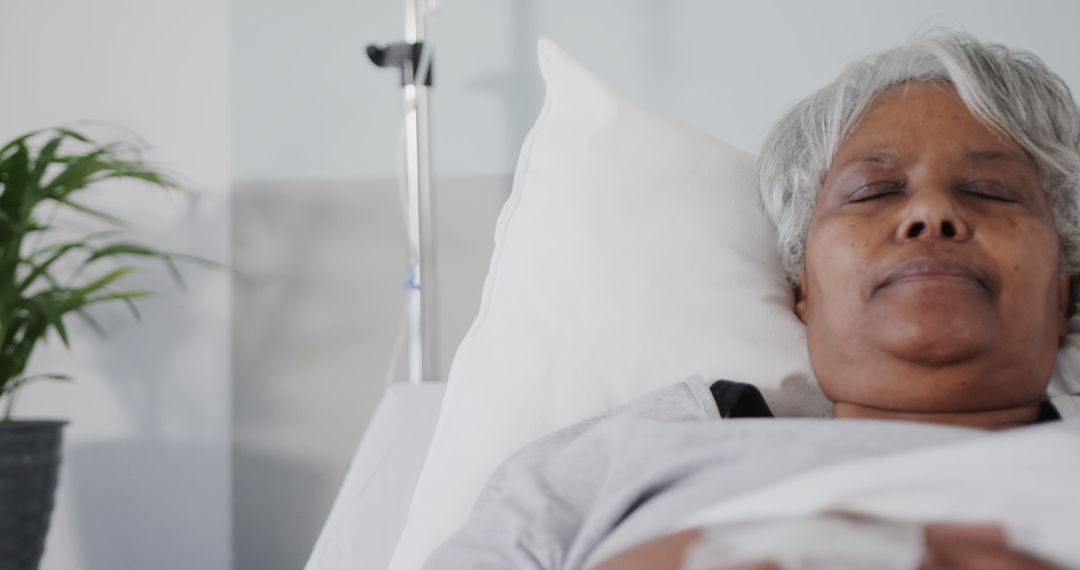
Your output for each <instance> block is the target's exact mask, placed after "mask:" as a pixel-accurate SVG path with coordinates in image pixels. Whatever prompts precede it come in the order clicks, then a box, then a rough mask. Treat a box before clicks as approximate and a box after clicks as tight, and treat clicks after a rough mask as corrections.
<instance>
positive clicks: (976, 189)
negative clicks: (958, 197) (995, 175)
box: [960, 180, 1019, 203]
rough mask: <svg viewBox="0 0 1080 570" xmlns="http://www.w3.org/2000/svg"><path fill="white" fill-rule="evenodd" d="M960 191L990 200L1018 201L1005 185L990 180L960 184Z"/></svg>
mask: <svg viewBox="0 0 1080 570" xmlns="http://www.w3.org/2000/svg"><path fill="white" fill-rule="evenodd" d="M960 192H961V193H963V194H966V195H968V196H973V197H975V198H979V199H981V200H990V201H992V202H1005V203H1013V202H1018V201H1019V200H1018V199H1017V197H1016V195H1015V194H1013V192H1012V191H1011V190H1009V189H1008V188H1007V187H1005V186H1003V185H1001V184H999V183H997V182H993V181H990V180H976V181H974V182H968V183H966V184H963V185H962V186H960Z"/></svg>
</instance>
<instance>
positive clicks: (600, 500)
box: [425, 378, 983, 570]
mask: <svg viewBox="0 0 1080 570" xmlns="http://www.w3.org/2000/svg"><path fill="white" fill-rule="evenodd" d="M982 434H983V432H980V431H977V430H969V429H961V428H950V427H943V426H931V425H926V424H916V423H911V422H888V421H861V420H826V419H818V420H802V419H721V418H720V416H719V413H718V412H717V409H716V404H715V402H714V401H713V399H712V397H711V395H710V393H709V389H708V386H706V385H705V383H704V382H703V381H702V380H701V379H699V378H693V379H690V380H687V381H686V382H682V383H680V384H676V385H674V386H671V387H669V388H665V389H663V390H660V391H657V392H654V393H651V394H649V395H646V396H644V397H642V398H641V399H639V400H636V401H634V402H632V403H630V404H628V405H626V406H623V407H621V408H618V409H615V410H613V411H611V412H609V413H607V414H604V415H602V416H598V417H596V418H593V419H590V420H586V421H584V422H582V423H579V424H577V425H574V426H571V427H569V428H566V429H563V430H560V431H558V432H556V433H554V434H551V435H549V436H547V437H544V438H542V439H540V440H538V441H536V442H534V443H532V444H530V445H529V446H527V447H525V448H524V449H522V450H521V451H519V452H518V453H517V454H515V455H514V456H512V457H511V458H510V459H508V460H507V461H506V462H505V463H504V464H503V465H502V466H501V467H500V468H499V469H498V470H497V471H496V472H495V474H494V475H493V476H492V477H491V479H490V480H489V481H488V483H487V485H486V487H485V488H484V491H483V492H482V493H481V495H480V497H479V499H478V500H477V503H476V506H475V507H474V509H473V512H472V514H471V515H470V517H469V519H468V521H467V522H466V524H465V525H464V526H463V527H462V528H461V529H460V530H459V531H458V532H457V533H456V534H455V535H454V536H452V537H451V538H450V539H449V540H448V541H447V542H446V543H445V544H443V545H442V546H441V547H440V548H439V549H438V550H436V552H435V553H434V554H433V555H432V557H431V558H430V559H429V560H428V562H427V564H426V565H425V568H427V569H433V570H442V569H459V568H471V569H485V568H492V569H495V568H498V569H506V568H515V569H517V568H521V569H552V570H553V569H578V568H587V567H589V566H591V565H594V564H598V563H600V562H603V561H604V560H606V559H608V558H610V557H612V556H614V555H615V554H618V553H619V552H621V551H623V550H625V549H627V548H629V547H632V546H634V545H636V544H640V543H641V542H644V541H646V540H648V539H651V538H656V537H658V536H662V535H664V534H666V533H667V532H668V529H669V528H670V525H671V524H672V523H673V522H674V521H677V520H679V519H680V518H681V517H685V516H687V515H689V514H691V513H693V512H694V511H695V510H696V509H697V508H699V507H700V506H701V505H703V504H706V503H715V502H716V501H718V500H722V499H724V498H726V497H733V496H735V495H738V494H740V493H744V492H747V491H752V490H755V489H759V488H761V487H764V486H766V485H769V484H770V483H775V482H777V481H779V480H782V479H785V478H787V477H790V476H793V475H796V474H799V473H802V472H805V471H808V470H810V469H814V468H818V467H822V466H825V465H829V464H832V463H836V462H839V461H846V460H851V459H859V458H866V457H873V456H877V455H882V454H886V453H892V452H898V451H904V450H909V449H914V448H918V447H924V446H929V445H939V444H945V443H951V442H955V441H959V440H962V439H965V438H971V437H979V436H980V435H982Z"/></svg>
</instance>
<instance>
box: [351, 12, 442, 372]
mask: <svg viewBox="0 0 1080 570" xmlns="http://www.w3.org/2000/svg"><path fill="white" fill-rule="evenodd" d="M429 2H430V0H406V2H405V42H404V43H396V44H390V45H387V46H378V45H369V46H368V47H367V54H368V57H369V58H370V59H371V61H372V63H374V64H375V65H377V66H379V67H398V68H400V70H401V84H402V88H403V90H404V98H405V117H404V121H405V124H404V128H405V182H406V189H407V196H408V200H407V202H408V205H407V208H406V209H407V225H408V235H409V280H408V284H407V289H408V301H407V302H408V315H409V328H408V338H409V382H410V383H413V384H419V383H421V382H432V381H437V380H438V378H437V377H436V375H437V374H438V366H437V364H438V361H437V353H436V350H437V346H436V339H435V334H436V330H435V248H434V243H433V242H434V240H433V235H432V234H433V227H432V219H431V212H432V207H431V206H432V200H431V168H430V165H431V150H430V146H429V143H430V138H429V125H428V113H429V107H428V91H429V90H430V89H431V75H432V73H431V67H432V66H431V56H430V54H429V53H425V48H426V47H427V46H425V45H424V40H425V39H426V36H427V33H426V28H427V10H428V7H429V6H430V4H429Z"/></svg>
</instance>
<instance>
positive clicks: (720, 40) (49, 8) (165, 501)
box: [0, 0, 1080, 570]
mask: <svg viewBox="0 0 1080 570" xmlns="http://www.w3.org/2000/svg"><path fill="white" fill-rule="evenodd" d="M1078 21H1080V4H1077V3H1075V2H1072V1H1071V0H1040V1H1026V2H1020V1H1011V0H1010V1H1006V0H997V1H987V0H966V1H961V0H952V1H942V0H937V1H910V2H905V3H885V2H861V1H855V0H827V1H818V2H813V3H809V2H800V1H798V0H784V1H780V0H776V1H772V2H715V1H709V0H666V1H661V0H619V1H616V0H444V1H443V2H442V3H440V4H439V7H438V10H437V11H436V12H434V13H433V15H432V16H431V19H430V20H429V33H430V36H429V42H430V43H431V44H432V46H433V48H434V53H435V60H434V61H435V88H434V90H433V93H432V96H431V126H432V156H433V168H432V170H433V174H434V200H435V228H436V231H435V242H436V244H437V248H438V250H437V263H438V265H437V277H438V286H439V289H438V291H437V299H438V309H439V313H438V325H439V328H438V335H437V338H438V347H439V357H438V362H439V365H438V372H437V375H438V376H439V377H441V378H445V376H446V370H447V369H448V368H449V365H450V363H451V361H452V355H453V352H454V350H455V349H456V348H457V345H458V343H459V342H460V340H461V338H462V336H463V335H464V334H465V332H466V331H467V329H468V327H469V325H470V324H471V320H472V318H473V316H474V314H475V312H476V310H477V308H478V306H479V300H480V291H481V287H482V284H483V279H484V277H485V274H486V271H487V267H488V258H489V256H490V254H491V249H492V245H493V244H492V235H493V231H494V224H495V219H496V217H497V215H498V212H499V209H500V207H501V205H502V203H503V201H504V200H505V199H506V197H507V196H508V194H509V191H510V187H511V180H512V174H513V170H514V164H515V161H516V157H517V154H518V151H519V149H520V146H521V142H522V140H523V139H524V137H525V135H526V133H527V132H528V129H529V127H530V126H531V124H532V122H533V120H534V119H535V117H536V114H537V112H538V111H539V108H540V105H541V103H542V101H543V83H542V80H541V78H540V76H539V72H538V70H537V66H536V62H535V46H536V41H537V39H538V38H540V37H542V36H546V37H550V38H552V39H554V40H555V41H556V42H558V43H559V44H560V45H562V47H563V48H565V49H566V50H567V51H568V52H569V53H571V54H573V55H574V56H575V57H576V58H578V59H579V60H580V61H582V62H583V63H585V64H586V65H587V66H589V67H591V68H592V69H593V70H594V71H595V72H596V73H597V74H598V75H599V76H600V77H602V78H603V79H604V80H606V81H607V82H609V83H610V84H611V85H612V86H613V87H615V88H616V89H617V90H618V91H620V92H622V93H623V94H624V95H626V96H627V97H628V98H630V99H631V100H634V101H636V102H638V103H639V104H641V105H642V106H643V107H645V108H646V109H649V110H651V111H654V112H657V113H660V114H664V115H668V116H671V117H674V118H676V119H679V120H682V121H684V122H687V123H689V124H692V125H694V126H697V127H699V128H701V129H703V130H705V131H707V132H709V133H711V134H713V135H715V136H716V137H718V138H721V139H723V140H726V141H728V142H730V143H732V144H735V145H736V146H739V147H742V148H744V149H746V150H749V151H751V152H753V151H756V150H757V147H758V145H759V144H760V142H761V140H762V139H763V138H764V135H765V132H766V130H767V129H768V127H769V125H770V124H771V122H772V121H773V120H775V119H776V118H777V117H778V116H779V115H780V113H782V112H783V110H784V109H785V108H786V107H787V106H788V105H790V104H791V103H793V102H794V101H795V100H797V99H798V98H800V97H801V96H803V95H805V94H807V93H809V92H811V91H813V90H814V89H816V88H818V87H820V86H821V85H823V84H824V83H825V82H827V81H829V80H830V79H831V78H832V77H833V76H835V75H836V73H837V72H839V70H840V69H841V68H842V67H843V66H844V65H845V64H846V63H847V62H849V61H851V60H852V59H854V58H857V57H860V56H863V55H866V54H867V53H869V52H872V51H876V50H880V49H883V48H887V47H889V46H892V45H894V44H896V43H898V42H900V41H902V40H904V39H905V38H907V37H909V36H910V35H912V34H913V33H915V32H916V31H918V30H920V29H925V28H928V27H931V26H947V27H952V28H957V29H963V30H967V31H969V32H972V33H974V34H975V35H976V36H978V37H979V38H981V39H984V40H992V41H998V42H1002V43H1005V44H1008V45H1010V46H1013V47H1022V48H1025V49H1028V50H1030V51H1033V52H1035V53H1036V54H1038V55H1040V56H1041V57H1042V58H1043V59H1044V60H1045V61H1046V62H1047V63H1048V64H1049V65H1050V67H1051V68H1053V69H1054V70H1056V71H1057V72H1058V73H1059V74H1061V75H1062V76H1063V77H1064V78H1065V79H1066V81H1067V82H1069V83H1070V85H1071V86H1072V87H1073V88H1074V89H1076V88H1080V55H1078V54H1080V50H1078V48H1080V39H1078V36H1077V34H1076V32H1075V29H1074V28H1075V23H1076V22H1078ZM403 28H404V1H403V0H402V1H399V0H305V1H301V0H228V1H227V0H185V1H182V2H181V1H179V0H97V1H95V2H85V1H82V0H50V1H44V2H43V1H40V0H4V2H3V3H0V139H3V140H7V139H10V138H12V137H14V136H15V135H17V134H20V133H22V132H23V131H27V130H30V129H35V128H41V127H45V126H51V125H57V124H62V123H69V122H72V121H78V120H86V119H95V120H105V121H111V122H115V123H118V124H120V125H124V126H126V127H128V128H130V129H131V130H133V131H134V132H135V133H138V134H139V135H140V136H141V137H143V138H144V139H146V140H147V141H149V143H150V144H151V145H152V146H153V151H152V156H153V158H154V159H155V160H156V161H158V162H159V163H161V164H163V165H165V166H167V167H168V168H170V169H172V170H174V171H176V172H178V173H180V174H181V175H182V176H183V177H184V179H185V180H186V181H187V182H188V184H189V185H190V186H192V187H193V188H195V189H196V190H197V192H198V194H199V199H198V201H197V203H196V205H195V207H194V208H191V207H188V206H187V205H186V204H185V203H184V202H183V201H182V200H170V199H163V198H162V197H161V196H158V195H153V193H139V192H127V193H123V194H120V195H118V196H116V197H107V196H103V197H101V199H102V200H104V201H108V202H109V207H110V208H112V210H113V211H115V212H117V213H118V214H119V216H120V217H122V218H124V219H127V220H129V221H131V222H132V223H133V227H134V228H135V231H136V232H138V234H139V235H140V237H141V238H143V239H145V240H147V241H149V242H151V243H154V244H156V245H159V246H161V247H164V248H168V249H172V250H178V251H186V252H192V253H197V254H199V255H202V256H204V257H207V258H210V259H214V260H218V261H222V262H224V263H228V264H230V265H231V266H232V267H233V268H235V270H236V272H235V274H229V273H228V272H216V271H204V270H194V271H191V272H190V275H189V279H188V280H189V285H188V287H187V290H186V291H180V290H177V289H176V288H175V287H173V286H172V285H171V284H170V283H169V282H168V280H167V277H165V276H156V277H155V276H152V275H147V276H140V277H137V279H142V280H143V282H142V284H143V285H145V286H146V287H147V288H154V289H159V290H161V291H162V294H160V295H158V296H156V297H154V298H152V299H149V300H148V301H147V302H146V303H144V310H143V313H144V316H143V322H142V323H141V324H138V323H133V322H132V321H131V319H130V318H128V317H127V316H126V315H125V314H123V313H122V312H121V311H119V310H117V311H116V312H115V314H113V313H110V312H108V311H106V312H105V313H104V314H103V315H102V319H103V322H104V323H105V325H106V329H107V330H108V332H109V336H108V338H105V339H101V338H98V337H96V336H94V335H93V334H91V332H90V331H88V330H85V329H82V328H78V327H76V326H73V327H72V328H73V331H72V332H73V336H74V338H73V341H72V344H73V346H74V348H73V349H72V350H70V351H68V350H65V349H63V348H62V346H60V344H59V343H58V342H52V343H50V346H48V347H47V348H46V349H45V350H43V351H42V352H40V353H39V354H38V355H37V357H36V358H35V360H34V361H33V363H32V368H33V370H35V371H38V370H40V371H53V370H63V371H67V372H69V373H71V374H73V375H74V376H76V377H77V381H76V382H75V383H74V384H61V385H48V384H42V385H40V386H34V387H32V388H29V389H27V390H26V392H25V394H24V396H23V397H22V400H21V402H20V411H21V414H22V415H23V416H35V417H37V416H40V417H60V418H66V419H69V420H70V421H71V424H70V426H69V427H68V429H67V433H66V438H67V439H66V443H65V458H64V464H63V468H62V474H61V484H60V490H59V495H58V498H57V507H56V511H55V512H54V515H53V519H52V529H51V532H50V535H49V539H48V542H47V547H46V554H45V559H44V561H43V565H42V567H43V568H45V569H48V570H81V569H128V568H130V569H143V568H158V569H172V568H175V569H191V568H199V569H203V570H215V569H225V568H237V569H242V570H255V569H259V570H275V569H296V568H300V567H302V566H303V564H304V561H305V560H306V559H307V557H308V555H309V553H310V552H311V548H312V546H313V545H314V543H315V539H316V536H317V535H318V532H319V530H320V528H321V525H322V523H323V521H324V520H325V518H326V515H327V513H328V511H329V509H330V505H331V503H332V502H333V499H334V495H335V493H336V491H337V489H338V486H339V485H340V484H341V481H342V478H343V476H344V473H345V469H346V467H347V465H348V462H349V459H350V457H351V455H352V453H353V450H354V449H355V447H356V445H357V443H358V442H359V441H360V439H361V437H362V435H363V433H364V429H365V426H366V425H367V421H368V419H369V417H370V414H371V413H372V410H373V409H374V407H375V405H376V404H377V402H378V399H379V397H380V395H381V393H382V391H383V388H384V386H385V383H386V381H387V378H388V377H389V378H390V379H391V380H397V381H400V380H403V379H404V378H405V375H406V373H407V366H406V365H405V363H404V360H403V358H404V354H400V353H399V354H398V355H397V356H398V358H397V359H396V361H397V362H396V368H395V366H394V365H395V358H394V356H395V351H394V347H395V341H396V339H397V338H398V336H399V333H400V331H401V327H402V325H403V322H404V320H403V319H404V302H405V297H404V283H405V280H406V272H407V250H406V235H405V225H404V222H403V213H402V208H401V201H400V200H401V199H400V192H399V190H398V181H397V178H398V172H399V169H400V163H401V159H400V144H399V143H400V136H401V129H402V102H401V89H400V86H399V81H398V76H397V73H396V72H394V71H389V70H384V69H378V68H376V67H374V66H373V65H371V64H370V62H369V61H368V59H367V57H366V56H365V54H364V46H365V45H366V44H369V43H377V42H396V41H401V40H402V39H403ZM233 275H236V276H237V277H236V278H233Z"/></svg>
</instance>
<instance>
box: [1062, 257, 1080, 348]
mask: <svg viewBox="0 0 1080 570" xmlns="http://www.w3.org/2000/svg"><path fill="white" fill-rule="evenodd" d="M1078 285H1080V276H1075V275H1068V274H1066V273H1062V274H1061V276H1060V277H1058V318H1059V319H1060V320H1059V321H1058V338H1065V335H1067V334H1069V319H1070V318H1072V316H1073V312H1074V311H1075V310H1076V297H1077V293H1078V292H1080V289H1078Z"/></svg>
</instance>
